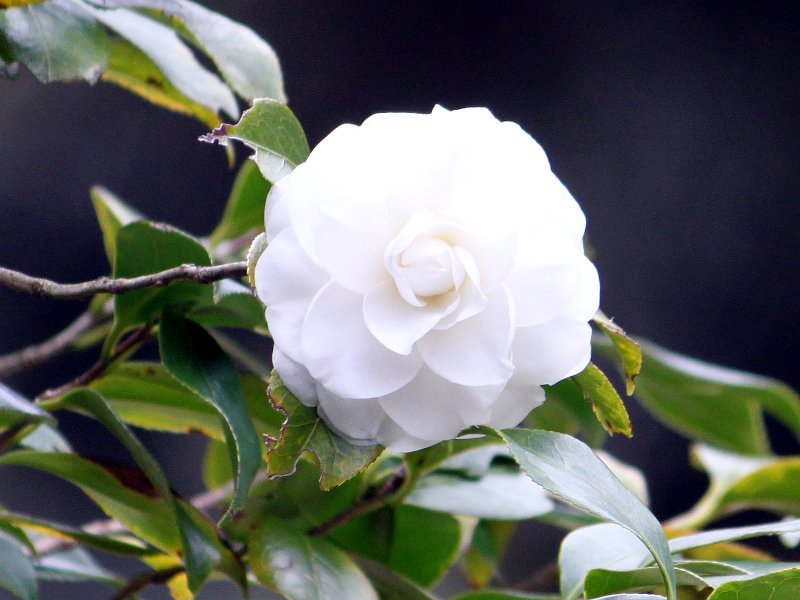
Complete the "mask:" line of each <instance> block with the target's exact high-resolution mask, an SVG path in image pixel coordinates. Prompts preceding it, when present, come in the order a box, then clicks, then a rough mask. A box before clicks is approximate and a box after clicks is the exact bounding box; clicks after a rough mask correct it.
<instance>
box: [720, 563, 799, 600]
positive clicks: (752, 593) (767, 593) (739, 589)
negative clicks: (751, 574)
mask: <svg viewBox="0 0 800 600" xmlns="http://www.w3.org/2000/svg"><path fill="white" fill-rule="evenodd" d="M798 597H800V568H797V569H787V570H785V571H779V572H777V573H769V574H767V575H763V576H761V577H756V578H755V579H749V580H747V581H732V582H730V583H726V584H724V585H721V586H720V587H719V588H717V589H716V590H715V591H714V593H713V594H711V595H710V596H709V597H708V600H761V599H762V598H764V599H769V600H796V598H798Z"/></svg>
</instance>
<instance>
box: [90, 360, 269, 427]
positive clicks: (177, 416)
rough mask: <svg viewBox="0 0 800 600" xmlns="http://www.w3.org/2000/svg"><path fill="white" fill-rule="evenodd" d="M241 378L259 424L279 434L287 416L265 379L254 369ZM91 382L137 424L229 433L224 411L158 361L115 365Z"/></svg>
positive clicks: (123, 418)
mask: <svg viewBox="0 0 800 600" xmlns="http://www.w3.org/2000/svg"><path fill="white" fill-rule="evenodd" d="M239 382H240V384H241V387H242V390H243V392H244V395H245V401H246V404H247V408H248V412H249V413H250V416H251V418H252V419H253V421H254V424H255V427H256V430H257V431H259V432H261V433H264V434H273V435H274V434H275V433H276V432H277V431H278V430H279V429H280V426H281V423H282V422H283V418H282V416H281V414H280V413H278V412H277V411H275V410H273V409H272V408H271V407H270V405H269V401H268V400H267V392H266V387H267V386H266V383H264V382H263V381H262V380H261V379H259V378H258V377H253V376H250V375H243V376H241V377H240V378H239ZM90 387H91V388H92V389H94V390H97V391H98V392H100V393H101V394H102V395H103V396H104V397H105V399H106V400H107V401H108V403H109V404H110V405H111V406H112V408H113V409H114V412H115V413H117V415H118V416H119V417H120V418H121V419H122V420H123V421H125V422H126V423H130V424H131V425H135V426H136V427H142V428H144V429H150V430H154V431H168V432H171V433H189V432H192V431H198V432H200V433H202V434H203V435H206V436H208V437H210V438H212V439H215V440H220V441H221V440H224V439H225V426H224V424H223V423H222V421H221V419H220V415H219V411H218V410H217V409H216V408H214V406H213V405H211V404H209V403H208V402H207V401H206V400H204V399H203V398H201V397H200V396H198V395H197V394H196V393H194V392H192V391H191V390H189V389H187V388H186V387H185V386H184V385H183V384H181V383H180V382H179V381H178V380H177V379H175V378H174V377H173V376H172V375H171V374H170V373H169V371H167V369H166V368H165V367H164V366H163V365H161V364H159V363H150V362H125V363H121V364H119V365H115V366H114V367H113V369H111V370H110V371H109V372H108V373H107V374H106V375H104V376H103V377H101V378H100V379H97V380H95V381H93V382H92V383H91V384H90Z"/></svg>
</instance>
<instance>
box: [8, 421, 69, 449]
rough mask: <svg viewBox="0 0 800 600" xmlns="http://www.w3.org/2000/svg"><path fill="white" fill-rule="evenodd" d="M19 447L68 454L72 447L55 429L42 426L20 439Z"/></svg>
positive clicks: (46, 425)
mask: <svg viewBox="0 0 800 600" xmlns="http://www.w3.org/2000/svg"><path fill="white" fill-rule="evenodd" d="M19 445H20V446H24V447H25V448H30V449H31V450H41V451H42V452H70V451H72V447H71V446H70V445H69V442H67V440H66V438H65V437H64V436H63V435H61V433H59V431H58V430H57V429H56V428H55V427H51V426H50V425H48V424H46V423H45V424H42V425H39V426H38V427H36V428H35V429H33V430H32V431H31V432H30V433H27V434H26V435H25V437H23V438H22V439H20V441H19Z"/></svg>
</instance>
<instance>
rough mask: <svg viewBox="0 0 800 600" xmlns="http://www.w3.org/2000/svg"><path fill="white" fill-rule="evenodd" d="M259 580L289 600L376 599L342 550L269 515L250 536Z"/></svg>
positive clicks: (252, 559)
mask: <svg viewBox="0 0 800 600" xmlns="http://www.w3.org/2000/svg"><path fill="white" fill-rule="evenodd" d="M249 549H250V562H251V566H252V569H253V572H254V573H255V575H256V577H257V578H258V580H259V581H260V582H261V583H262V584H263V585H265V586H267V587H269V588H271V589H274V590H276V591H278V592H279V593H280V594H281V595H283V596H285V597H286V598H287V599H288V600H327V599H330V600H342V599H344V598H354V599H355V598H358V599H359V600H378V594H377V593H376V592H375V590H374V589H373V587H372V585H371V584H370V582H369V580H368V579H367V578H366V577H365V576H364V574H363V573H362V572H361V570H360V569H359V568H358V566H357V565H356V564H355V563H354V562H353V561H352V559H350V558H349V557H348V556H347V555H346V554H345V553H344V552H342V551H341V550H339V549H338V548H336V547H335V546H333V545H332V544H330V543H329V542H326V541H325V540H322V539H319V538H312V537H309V536H306V535H304V534H303V533H301V532H299V531H297V530H296V529H293V528H291V527H287V526H286V525H284V524H283V523H282V522H281V521H279V520H277V519H274V518H268V519H265V520H264V521H263V522H262V524H261V526H260V527H259V528H258V529H257V530H256V531H255V532H253V535H252V537H251V538H250V544H249Z"/></svg>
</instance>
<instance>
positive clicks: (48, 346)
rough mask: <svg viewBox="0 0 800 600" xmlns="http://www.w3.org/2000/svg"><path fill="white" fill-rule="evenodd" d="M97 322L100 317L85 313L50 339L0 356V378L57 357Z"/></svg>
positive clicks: (88, 312) (89, 312)
mask: <svg viewBox="0 0 800 600" xmlns="http://www.w3.org/2000/svg"><path fill="white" fill-rule="evenodd" d="M99 321H100V317H98V316H97V315H95V314H93V313H92V312H91V311H86V312H85V313H83V314H82V315H81V316H79V317H78V318H77V319H75V320H74V321H73V322H72V323H70V324H69V325H68V326H67V327H66V329H64V330H63V331H61V332H59V333H57V334H56V335H54V336H53V337H51V338H50V339H48V340H45V341H43V342H40V343H38V344H32V345H30V346H28V347H27V348H22V349H21V350H17V351H15V352H9V353H8V354H4V355H2V356H0V378H4V377H8V376H9V375H13V374H14V373H17V372H19V371H23V370H25V369H30V368H31V367H35V366H37V365H40V364H42V363H43V362H46V361H48V360H50V359H51V358H53V357H55V356H58V355H59V354H61V353H62V352H64V351H65V350H66V349H67V348H69V347H70V345H71V344H72V342H74V341H75V340H76V339H78V338H79V337H80V336H81V335H82V334H83V333H85V332H86V331H88V330H89V329H91V328H92V327H93V326H94V325H96V324H97V323H98V322H99Z"/></svg>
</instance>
